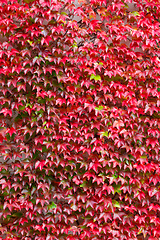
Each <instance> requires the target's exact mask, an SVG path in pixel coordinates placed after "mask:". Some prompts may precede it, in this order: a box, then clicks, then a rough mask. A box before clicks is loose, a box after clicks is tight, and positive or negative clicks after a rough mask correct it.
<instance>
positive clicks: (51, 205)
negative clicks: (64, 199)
mask: <svg viewBox="0 0 160 240" xmlns="http://www.w3.org/2000/svg"><path fill="white" fill-rule="evenodd" d="M56 207H57V205H56V204H55V203H54V202H51V204H50V205H48V209H53V208H56Z"/></svg>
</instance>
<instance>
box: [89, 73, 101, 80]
mask: <svg viewBox="0 0 160 240" xmlns="http://www.w3.org/2000/svg"><path fill="white" fill-rule="evenodd" d="M92 79H94V80H95V81H101V76H100V75H94V74H91V76H90V80H92Z"/></svg>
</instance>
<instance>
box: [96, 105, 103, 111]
mask: <svg viewBox="0 0 160 240" xmlns="http://www.w3.org/2000/svg"><path fill="white" fill-rule="evenodd" d="M102 109H103V106H99V107H96V108H95V110H98V111H101V110H102Z"/></svg>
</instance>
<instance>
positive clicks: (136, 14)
mask: <svg viewBox="0 0 160 240" xmlns="http://www.w3.org/2000/svg"><path fill="white" fill-rule="evenodd" d="M131 13H132V14H133V15H134V16H140V14H139V12H136V11H133V12H131Z"/></svg>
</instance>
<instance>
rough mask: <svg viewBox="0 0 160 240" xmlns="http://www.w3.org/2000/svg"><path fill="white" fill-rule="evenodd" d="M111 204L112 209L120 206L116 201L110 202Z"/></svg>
mask: <svg viewBox="0 0 160 240" xmlns="http://www.w3.org/2000/svg"><path fill="white" fill-rule="evenodd" d="M112 204H113V207H117V208H120V204H119V202H117V201H116V200H112Z"/></svg>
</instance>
